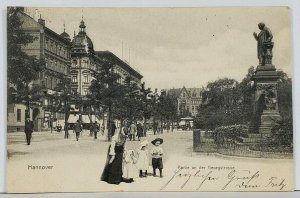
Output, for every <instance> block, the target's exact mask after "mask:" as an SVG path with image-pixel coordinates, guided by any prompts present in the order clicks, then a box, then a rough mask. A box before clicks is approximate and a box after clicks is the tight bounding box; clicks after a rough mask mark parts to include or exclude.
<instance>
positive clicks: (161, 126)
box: [160, 118, 164, 134]
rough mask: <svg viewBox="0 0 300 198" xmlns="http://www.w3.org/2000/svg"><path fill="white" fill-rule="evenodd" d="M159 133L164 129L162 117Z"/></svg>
mask: <svg viewBox="0 0 300 198" xmlns="http://www.w3.org/2000/svg"><path fill="white" fill-rule="evenodd" d="M160 133H161V134H163V133H164V129H163V119H162V118H160Z"/></svg>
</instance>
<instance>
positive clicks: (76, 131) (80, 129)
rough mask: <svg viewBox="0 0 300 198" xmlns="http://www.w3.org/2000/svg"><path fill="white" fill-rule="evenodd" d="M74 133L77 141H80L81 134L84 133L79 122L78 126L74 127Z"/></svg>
mask: <svg viewBox="0 0 300 198" xmlns="http://www.w3.org/2000/svg"><path fill="white" fill-rule="evenodd" d="M74 132H75V134H76V141H78V139H79V136H80V133H82V125H81V123H80V121H79V120H77V122H76V124H75V125H74Z"/></svg>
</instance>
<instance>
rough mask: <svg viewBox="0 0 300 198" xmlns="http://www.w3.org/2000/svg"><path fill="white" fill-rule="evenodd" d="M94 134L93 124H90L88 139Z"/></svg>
mask: <svg viewBox="0 0 300 198" xmlns="http://www.w3.org/2000/svg"><path fill="white" fill-rule="evenodd" d="M93 133H94V124H93V123H92V122H91V123H90V137H91V136H93Z"/></svg>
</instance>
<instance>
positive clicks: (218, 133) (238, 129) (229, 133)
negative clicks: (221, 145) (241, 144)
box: [214, 124, 248, 142]
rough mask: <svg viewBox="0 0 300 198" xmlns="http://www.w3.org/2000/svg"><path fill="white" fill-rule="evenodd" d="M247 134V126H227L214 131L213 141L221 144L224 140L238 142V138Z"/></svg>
mask: <svg viewBox="0 0 300 198" xmlns="http://www.w3.org/2000/svg"><path fill="white" fill-rule="evenodd" d="M247 132H248V126H247V125H242V124H238V125H228V126H221V127H217V128H216V129H215V130H214V137H215V141H217V142H221V141H223V140H224V138H226V139H232V140H238V138H239V137H241V136H245V135H246V134H247Z"/></svg>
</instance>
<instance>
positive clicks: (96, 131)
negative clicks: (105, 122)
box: [93, 121, 99, 139]
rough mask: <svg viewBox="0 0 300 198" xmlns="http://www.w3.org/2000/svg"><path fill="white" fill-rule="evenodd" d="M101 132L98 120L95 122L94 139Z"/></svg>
mask: <svg viewBox="0 0 300 198" xmlns="http://www.w3.org/2000/svg"><path fill="white" fill-rule="evenodd" d="M98 132H99V125H98V123H97V121H95V123H94V124H93V133H94V139H97V133H98Z"/></svg>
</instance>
